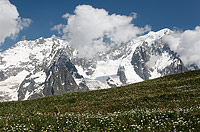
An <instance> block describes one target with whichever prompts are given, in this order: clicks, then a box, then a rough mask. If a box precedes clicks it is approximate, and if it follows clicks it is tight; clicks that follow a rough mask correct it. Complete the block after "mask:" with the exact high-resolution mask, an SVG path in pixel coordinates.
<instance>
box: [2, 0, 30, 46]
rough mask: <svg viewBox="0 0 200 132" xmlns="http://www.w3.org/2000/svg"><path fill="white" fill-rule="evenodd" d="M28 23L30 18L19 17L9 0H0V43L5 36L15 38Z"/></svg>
mask: <svg viewBox="0 0 200 132" xmlns="http://www.w3.org/2000/svg"><path fill="white" fill-rule="evenodd" d="M30 23H31V20H30V19H24V18H21V17H19V13H18V11H17V8H16V7H15V6H14V5H13V4H11V3H10V2H9V0H0V44H2V43H3V42H4V41H5V39H6V38H7V37H11V38H15V37H16V36H17V34H18V33H19V32H20V31H21V30H22V29H23V28H24V27H28V26H29V24H30Z"/></svg>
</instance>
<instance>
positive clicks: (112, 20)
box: [53, 5, 150, 57]
mask: <svg viewBox="0 0 200 132" xmlns="http://www.w3.org/2000/svg"><path fill="white" fill-rule="evenodd" d="M136 16H137V15H136V14H133V15H131V16H124V15H116V14H111V15H109V14H108V12H107V11H106V10H104V9H97V8H93V7H92V6H90V5H80V6H77V7H76V9H75V11H74V14H68V13H66V14H65V15H63V18H65V19H67V24H66V25H63V24H59V25H56V26H54V27H53V29H54V30H58V32H59V33H62V34H63V36H62V37H63V38H64V39H68V40H70V42H71V45H72V47H74V48H76V49H77V50H78V51H79V55H80V56H82V57H92V56H94V55H95V54H96V53H97V52H100V51H105V50H106V49H108V48H109V47H108V44H106V42H105V40H107V41H109V42H111V44H110V45H112V44H120V43H122V42H127V41H128V40H130V39H131V38H134V37H136V36H137V35H140V34H143V33H144V32H146V31H149V30H150V27H149V26H146V27H144V28H139V27H136V26H135V25H133V24H132V20H133V19H134V18H136Z"/></svg>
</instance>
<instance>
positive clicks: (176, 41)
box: [164, 26, 200, 67]
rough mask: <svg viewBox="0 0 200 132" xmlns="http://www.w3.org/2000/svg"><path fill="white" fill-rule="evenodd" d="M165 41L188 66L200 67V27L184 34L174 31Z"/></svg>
mask: <svg viewBox="0 0 200 132" xmlns="http://www.w3.org/2000/svg"><path fill="white" fill-rule="evenodd" d="M164 40H165V41H166V42H168V43H169V45H170V48H172V49H173V50H174V51H176V52H177V53H178V54H179V55H180V58H181V59H182V61H183V62H184V63H185V64H186V65H190V64H196V65H198V66H199V67H200V26H197V27H196V28H195V29H194V30H186V31H184V32H180V31H174V33H172V34H170V35H168V36H166V37H165V38H164Z"/></svg>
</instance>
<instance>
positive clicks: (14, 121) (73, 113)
mask: <svg viewBox="0 0 200 132" xmlns="http://www.w3.org/2000/svg"><path fill="white" fill-rule="evenodd" d="M8 130H11V131H169V130H170V131H174V130H175V131H200V71H192V72H186V73H182V74H176V75H169V76H165V77H162V78H158V79H154V80H148V81H144V82H141V83H137V84H133V85H128V86H123V87H118V88H111V89H106V90H97V91H89V92H80V93H67V94H64V95H59V96H51V97H46V98H41V99H34V100H27V101H21V102H20V101H18V102H4V103H0V131H8Z"/></svg>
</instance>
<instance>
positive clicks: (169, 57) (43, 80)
mask: <svg viewBox="0 0 200 132" xmlns="http://www.w3.org/2000/svg"><path fill="white" fill-rule="evenodd" d="M170 33H173V31H171V30H170V29H162V30H160V31H157V32H153V31H151V32H149V33H147V34H146V35H143V36H140V37H137V38H134V39H131V40H130V41H128V42H126V43H122V44H120V45H116V46H113V47H112V48H110V49H109V50H108V51H105V52H100V53H98V54H96V55H95V56H93V57H92V58H82V57H80V56H79V55H78V51H77V50H76V49H74V48H72V47H71V46H70V43H69V42H68V41H66V40H62V39H60V38H58V37H56V36H54V35H53V36H52V37H51V38H43V37H41V38H39V39H36V40H30V41H28V40H25V39H23V40H21V41H19V42H18V43H16V44H15V45H13V46H12V47H10V48H8V49H7V50H5V51H3V52H0V102H4V101H16V100H27V99H33V98H40V97H45V96H51V95H58V94H63V93H66V92H79V91H89V90H98V89H106V88H111V87H117V86H122V85H127V84H132V83H136V82H141V81H144V80H149V79H154V78H158V77H161V76H165V75H168V74H175V73H181V72H185V71H190V70H197V69H199V68H198V66H196V65H195V64H192V65H189V66H188V65H185V64H184V63H183V61H182V60H181V58H180V56H179V55H178V54H177V53H176V52H175V51H173V50H172V49H171V48H170V46H169V45H168V44H167V43H166V42H165V41H164V40H163V38H164V37H165V36H166V35H169V34H170Z"/></svg>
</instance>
